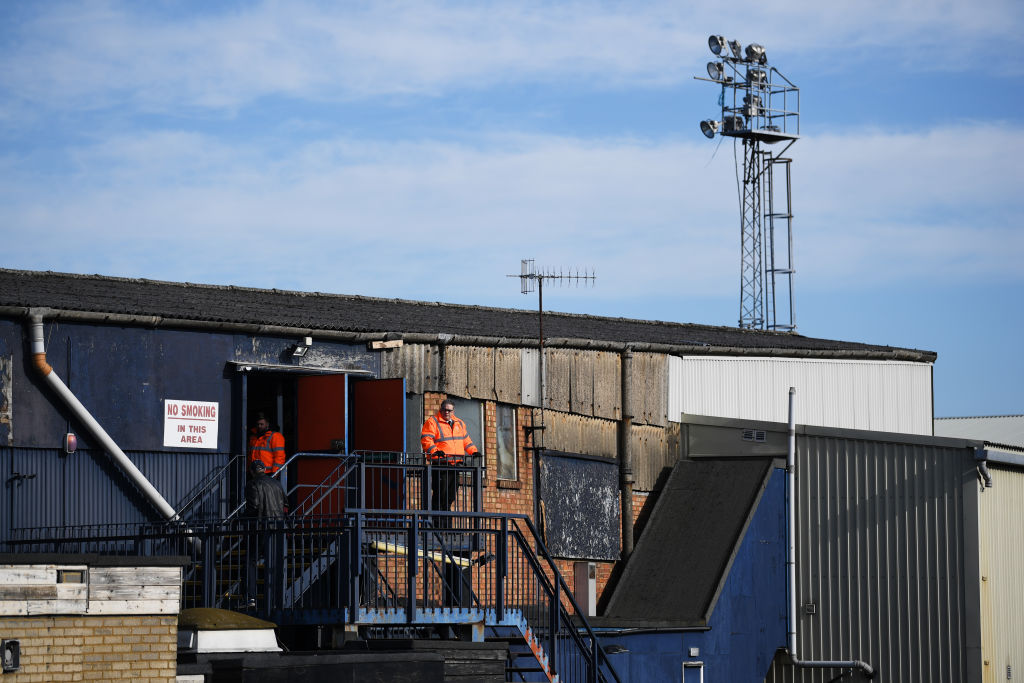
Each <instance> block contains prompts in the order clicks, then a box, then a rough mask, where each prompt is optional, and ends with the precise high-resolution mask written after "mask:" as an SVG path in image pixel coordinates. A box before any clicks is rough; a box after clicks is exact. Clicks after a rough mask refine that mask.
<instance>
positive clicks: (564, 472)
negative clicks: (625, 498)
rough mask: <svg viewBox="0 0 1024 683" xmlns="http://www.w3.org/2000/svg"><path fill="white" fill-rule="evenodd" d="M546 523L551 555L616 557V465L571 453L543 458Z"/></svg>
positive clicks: (612, 558)
mask: <svg viewBox="0 0 1024 683" xmlns="http://www.w3.org/2000/svg"><path fill="white" fill-rule="evenodd" d="M541 490H542V491H543V496H544V505H545V520H544V522H545V523H544V528H545V531H546V535H547V545H548V547H549V548H550V549H551V552H552V554H553V555H555V556H557V557H566V558H572V559H591V560H614V559H617V558H618V557H619V489H618V468H617V467H616V466H615V463H613V462H603V461H600V460H593V459H581V458H572V457H555V456H546V457H544V458H542V459H541Z"/></svg>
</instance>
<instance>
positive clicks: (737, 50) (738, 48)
mask: <svg viewBox="0 0 1024 683" xmlns="http://www.w3.org/2000/svg"><path fill="white" fill-rule="evenodd" d="M729 49H730V50H732V56H733V57H735V58H736V59H742V58H743V46H742V45H740V41H738V40H730V41H729Z"/></svg>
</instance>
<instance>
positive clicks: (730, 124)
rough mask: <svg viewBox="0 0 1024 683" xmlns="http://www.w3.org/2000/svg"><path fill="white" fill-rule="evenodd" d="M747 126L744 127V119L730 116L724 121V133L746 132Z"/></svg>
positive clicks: (733, 115)
mask: <svg viewBox="0 0 1024 683" xmlns="http://www.w3.org/2000/svg"><path fill="white" fill-rule="evenodd" d="M745 129H746V126H745V125H743V117H742V116H736V115H735V114H730V115H729V116H726V117H724V118H723V119H722V131H723V132H725V133H736V132H738V131H741V130H745Z"/></svg>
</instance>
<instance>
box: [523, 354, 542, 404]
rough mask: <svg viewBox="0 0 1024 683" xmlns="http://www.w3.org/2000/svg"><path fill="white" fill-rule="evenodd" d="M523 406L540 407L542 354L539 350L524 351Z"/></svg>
mask: <svg viewBox="0 0 1024 683" xmlns="http://www.w3.org/2000/svg"><path fill="white" fill-rule="evenodd" d="M520 354H521V355H520V358H521V360H522V378H523V384H522V392H521V393H522V404H523V405H524V406H539V405H540V352H539V351H538V350H537V349H522V350H521V351H520Z"/></svg>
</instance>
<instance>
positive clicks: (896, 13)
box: [0, 0, 1024, 112]
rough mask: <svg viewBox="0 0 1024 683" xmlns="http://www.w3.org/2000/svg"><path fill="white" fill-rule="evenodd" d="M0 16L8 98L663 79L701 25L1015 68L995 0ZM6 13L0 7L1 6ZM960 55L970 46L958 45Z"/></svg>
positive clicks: (216, 97)
mask: <svg viewBox="0 0 1024 683" xmlns="http://www.w3.org/2000/svg"><path fill="white" fill-rule="evenodd" d="M32 8H33V9H32V10H26V12H29V13H30V14H29V15H28V16H26V17H22V18H20V20H19V21H10V22H8V25H7V27H6V29H5V30H6V32H7V34H8V38H9V40H8V41H7V47H6V48H5V50H4V53H3V55H4V61H5V67H6V68H5V69H4V70H3V72H2V73H0V87H3V88H5V89H6V90H7V91H8V92H9V93H10V94H11V95H12V99H13V100H16V101H25V100H27V101H29V102H32V103H34V104H35V105H37V106H39V105H41V106H46V107H55V108H68V107H70V108H75V109H95V108H106V107H110V106H113V105H116V104H120V103H130V104H131V106H133V107H137V108H140V109H142V110H143V111H182V110H188V109H192V108H194V109H197V110H213V111H227V112H232V111H235V110H236V109H237V108H239V107H242V106H245V105H247V104H250V103H252V102H255V101H257V100H258V99H259V98H261V97H266V96H275V95H281V96H285V97H295V98H300V99H311V100H317V101H336V100H337V101H343V100H346V99H351V98H363V97H375V96H380V95H389V96H393V95H403V94H418V95H422V94H426V95H432V94H439V93H442V92H449V91H453V90H457V89H462V88H478V87H490V86H496V85H502V84H506V83H522V82H529V83H558V84H560V85H563V86H564V85H566V84H578V85H585V86H586V87H602V88H603V87H609V86H611V87H619V86H626V85H628V86H630V87H638V86H639V87H644V86H674V85H677V84H679V83H681V82H684V81H689V80H690V78H691V76H692V75H693V74H695V73H700V72H702V71H703V67H702V64H703V62H704V61H705V59H706V57H707V53H706V49H705V48H704V41H705V39H706V37H707V34H708V33H710V32H711V31H715V32H723V33H726V34H728V35H729V36H730V37H736V38H738V39H741V40H745V41H749V40H759V41H761V42H763V43H764V44H765V45H766V46H768V49H769V53H770V54H775V52H776V51H778V52H779V53H781V54H783V55H785V56H786V58H787V59H788V58H790V56H792V57H794V58H802V57H810V58H812V59H814V61H815V62H816V63H817V64H818V66H817V67H816V68H830V67H829V64H833V65H836V66H834V67H831V68H836V69H838V68H841V67H840V66H839V65H841V64H843V63H845V62H848V61H850V60H851V59H853V60H857V59H861V58H866V57H868V56H872V57H874V58H883V59H885V60H886V61H887V62H888V63H890V64H892V65H893V66H894V67H895V66H898V65H901V64H902V65H904V66H909V67H912V68H914V69H936V68H940V69H954V70H961V69H965V68H971V67H972V66H975V65H977V68H988V67H989V64H990V61H991V53H992V50H993V48H995V47H998V48H999V53H1000V68H1001V69H1002V70H1003V71H1004V73H1006V72H1007V71H1009V72H1010V73H1016V74H1020V72H1021V70H1022V69H1021V67H1022V65H1024V60H1022V59H1021V57H1019V56H1017V55H1018V53H1019V52H1020V51H1019V50H1016V49H1013V48H1014V46H1019V45H1020V43H1021V39H1020V28H1021V25H1022V23H1024V22H1022V13H1024V10H1022V9H1021V5H1020V3H1017V2H1013V1H1012V0H984V1H982V2H973V3H967V2H964V1H962V0H941V1H936V2H929V3H920V2H914V1H913V0H900V1H897V2H884V1H883V0H869V1H865V2H858V3H851V2H842V3H821V2H811V0H798V1H791V2H786V3H781V4H780V3H768V4H766V3H753V2H750V3H743V2H741V3H739V4H737V3H733V4H732V5H731V6H730V10H729V12H728V13H727V14H725V13H723V12H722V10H721V8H720V7H717V6H711V5H709V6H708V7H707V8H703V7H697V8H688V7H684V6H681V5H680V4H679V3H675V2H663V3H661V2H652V3H639V4H634V3H622V4H618V3H598V2H572V3H539V2H527V3H467V4H453V3H428V2H424V3H403V2H374V3H369V4H362V5H353V4H349V3H346V4H342V5H335V4H332V3H316V2H298V1H296V2H287V3H286V2H277V1H273V0H271V1H268V2H263V3H249V4H243V5H241V6H240V7H238V8H233V9H230V10H217V9H214V10H209V9H205V7H204V9H203V11H202V12H195V13H191V14H188V15H176V14H171V13H169V12H168V13H164V14H160V13H159V9H157V8H155V7H154V6H149V5H136V4H131V3H117V2H111V3H102V4H85V5H80V4H78V3H68V4H64V5H53V4H46V5H38V6H36V5H34V6H32ZM12 14H13V12H12ZM978 56H983V57H984V62H978V61H976V58H977V57H978Z"/></svg>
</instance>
